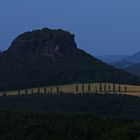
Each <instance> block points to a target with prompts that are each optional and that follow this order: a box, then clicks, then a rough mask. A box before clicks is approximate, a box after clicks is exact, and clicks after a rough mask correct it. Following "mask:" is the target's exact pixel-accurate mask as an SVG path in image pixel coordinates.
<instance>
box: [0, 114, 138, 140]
mask: <svg viewBox="0 0 140 140" xmlns="http://www.w3.org/2000/svg"><path fill="white" fill-rule="evenodd" d="M139 139H140V122H139V121H135V120H123V119H109V118H101V117H95V116H94V115H93V114H92V113H31V112H30V113H29V112H13V111H12V112H11V111H4V112H3V111H1V112H0V140H139Z"/></svg>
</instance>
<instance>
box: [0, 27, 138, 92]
mask: <svg viewBox="0 0 140 140" xmlns="http://www.w3.org/2000/svg"><path fill="white" fill-rule="evenodd" d="M0 62H1V63H0V90H12V89H21V88H31V87H39V86H47V85H59V84H67V83H70V84H72V83H82V82H115V83H125V84H139V83H140V82H139V79H138V78H137V77H136V76H133V75H131V74H129V73H127V72H125V71H123V70H119V69H115V68H114V67H113V66H110V65H108V64H105V63H103V62H102V61H99V60H98V59H96V58H95V57H93V56H91V55H89V54H88V53H86V52H85V51H83V50H80V49H78V48H77V45H76V42H75V39H74V35H73V34H71V33H69V32H67V31H63V30H51V29H48V28H44V29H42V30H34V31H32V32H26V33H23V34H21V35H19V36H18V37H17V38H16V39H15V40H14V41H13V42H12V43H11V46H10V47H9V49H8V50H6V51H5V52H3V53H1V54H0Z"/></svg>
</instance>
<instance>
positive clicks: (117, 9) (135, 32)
mask: <svg viewBox="0 0 140 140" xmlns="http://www.w3.org/2000/svg"><path fill="white" fill-rule="evenodd" d="M0 25H1V26H0V50H5V49H7V48H8V47H9V46H10V43H11V41H12V40H13V39H14V38H15V37H16V36H17V35H19V34H21V33H23V32H26V31H32V30H33V29H41V28H43V27H49V28H52V29H56V28H62V29H65V30H70V31H71V32H72V33H74V34H75V35H76V42H77V44H78V47H79V48H81V49H84V50H86V51H88V52H90V53H91V54H94V55H102V54H133V53H135V52H137V51H140V0H0Z"/></svg>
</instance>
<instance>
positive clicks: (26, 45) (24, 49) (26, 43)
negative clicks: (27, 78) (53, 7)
mask: <svg viewBox="0 0 140 140" xmlns="http://www.w3.org/2000/svg"><path fill="white" fill-rule="evenodd" d="M76 48H77V45H76V43H75V40H74V35H73V34H71V33H69V32H67V31H63V30H50V29H48V28H44V29H42V30H35V31H32V32H26V33H24V34H22V35H20V36H18V37H17V38H16V39H15V40H14V41H13V42H12V44H11V47H10V48H9V49H8V51H10V52H11V53H13V54H14V55H15V56H24V55H40V56H48V57H50V58H51V59H55V58H62V57H64V55H65V52H66V50H72V49H76Z"/></svg>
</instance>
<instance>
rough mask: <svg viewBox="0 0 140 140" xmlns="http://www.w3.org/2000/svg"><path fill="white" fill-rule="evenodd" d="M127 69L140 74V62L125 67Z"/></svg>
mask: <svg viewBox="0 0 140 140" xmlns="http://www.w3.org/2000/svg"><path fill="white" fill-rule="evenodd" d="M125 70H126V71H128V72H130V73H132V74H135V75H139V76H140V63H138V64H134V65H131V66H129V67H126V68H125Z"/></svg>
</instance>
